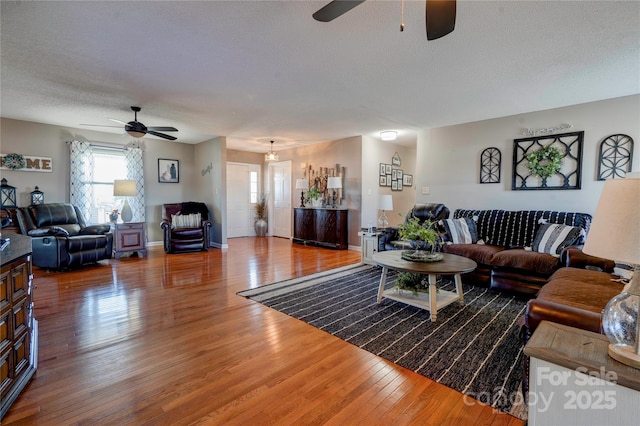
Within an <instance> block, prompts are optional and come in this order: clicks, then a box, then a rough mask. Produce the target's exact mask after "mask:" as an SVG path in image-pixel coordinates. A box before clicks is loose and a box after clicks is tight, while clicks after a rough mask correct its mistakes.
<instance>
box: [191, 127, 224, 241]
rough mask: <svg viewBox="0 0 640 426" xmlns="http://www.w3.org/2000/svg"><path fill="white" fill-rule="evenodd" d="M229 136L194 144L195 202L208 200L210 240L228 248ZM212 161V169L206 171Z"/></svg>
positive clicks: (206, 202) (206, 201)
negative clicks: (210, 224) (210, 223)
mask: <svg viewBox="0 0 640 426" xmlns="http://www.w3.org/2000/svg"><path fill="white" fill-rule="evenodd" d="M226 151H227V138H226V137H224V136H222V137H217V138H214V139H211V140H208V141H205V142H202V143H199V144H197V145H195V149H194V157H195V158H196V160H195V167H194V168H195V173H196V176H195V177H194V185H195V188H197V196H196V198H195V201H201V202H203V203H205V204H206V205H207V206H208V207H209V210H210V212H209V213H210V218H209V219H210V220H211V222H212V226H211V243H212V245H213V246H214V247H220V248H226V247H227V180H226V179H227V169H226V164H227V155H226ZM210 164H211V171H209V172H205V171H206V170H207V168H208V166H209V165H210Z"/></svg>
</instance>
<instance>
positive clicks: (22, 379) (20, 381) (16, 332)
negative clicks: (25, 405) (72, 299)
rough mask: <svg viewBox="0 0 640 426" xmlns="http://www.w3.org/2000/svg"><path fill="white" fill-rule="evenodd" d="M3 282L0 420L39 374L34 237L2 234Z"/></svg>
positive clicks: (0, 284) (0, 289) (0, 293)
mask: <svg viewBox="0 0 640 426" xmlns="http://www.w3.org/2000/svg"><path fill="white" fill-rule="evenodd" d="M2 237H3V238H9V240H10V243H9V245H8V246H7V247H6V248H5V249H4V250H2V269H1V273H0V274H1V280H0V401H2V402H1V404H0V419H2V417H4V415H5V413H6V412H7V411H8V410H9V407H10V406H11V404H12V403H13V402H14V401H15V400H16V398H17V397H18V395H20V392H22V389H24V387H25V386H26V385H27V383H28V382H29V380H31V377H32V376H33V374H34V373H35V371H36V368H37V364H38V322H37V321H36V320H35V318H34V315H33V297H32V296H33V291H32V285H31V284H32V281H33V273H32V263H31V253H32V250H31V238H30V237H27V236H24V235H19V234H13V233H11V234H8V233H6V232H3V233H2Z"/></svg>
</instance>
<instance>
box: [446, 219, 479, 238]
mask: <svg viewBox="0 0 640 426" xmlns="http://www.w3.org/2000/svg"><path fill="white" fill-rule="evenodd" d="M439 224H440V225H442V227H443V228H444V231H445V232H446V233H447V241H448V242H450V243H452V244H475V243H477V242H478V231H477V229H476V223H475V221H474V220H473V219H470V218H468V217H462V218H460V219H445V220H441V221H440V222H439Z"/></svg>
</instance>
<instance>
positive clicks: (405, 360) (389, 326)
mask: <svg viewBox="0 0 640 426" xmlns="http://www.w3.org/2000/svg"><path fill="white" fill-rule="evenodd" d="M380 274H381V269H380V268H378V267H374V266H369V265H352V266H348V267H343V268H338V269H334V270H331V271H326V272H321V273H318V274H314V275H309V276H304V277H300V278H295V279H292V280H287V281H281V282H278V283H274V284H270V285H267V286H263V287H260V288H257V289H252V290H247V291H242V292H239V293H238V295H240V296H244V297H247V298H249V299H252V300H255V301H257V302H260V303H262V304H264V305H266V306H269V307H271V308H273V309H276V310H278V311H280V312H283V313H286V314H287V315H290V316H292V317H295V318H298V319H300V320H302V321H304V322H306V323H308V324H310V325H312V326H314V327H317V328H319V329H321V330H324V331H326V332H328V333H331V334H333V335H335V336H337V337H339V338H341V339H343V340H345V341H347V342H350V343H352V344H354V345H356V346H358V347H360V348H362V349H365V350H367V351H369V352H371V353H373V354H376V355H378V356H381V357H383V358H386V359H388V360H390V361H392V362H394V363H396V364H398V365H401V366H403V367H405V368H408V369H410V370H413V371H415V372H417V373H419V374H421V375H423V376H426V377H428V378H430V379H432V380H435V381H437V382H439V383H442V384H443V385H446V386H448V387H450V388H453V389H455V390H457V391H459V392H461V393H463V394H465V395H468V396H470V397H472V398H475V399H477V400H480V401H481V402H483V403H485V404H488V405H491V406H493V407H495V408H497V409H499V410H501V411H504V412H507V413H509V412H511V410H512V407H513V405H514V403H515V404H516V405H518V402H519V401H520V393H519V390H520V383H521V380H522V375H523V366H522V359H523V353H522V343H521V340H520V337H519V325H518V320H519V319H520V317H521V316H522V315H523V314H524V310H525V306H526V302H525V301H523V300H520V299H518V298H515V297H511V296H506V295H503V294H499V293H496V292H493V291H491V290H489V289H486V288H480V287H475V286H469V285H463V290H464V301H465V305H464V306H460V305H459V304H458V303H453V304H452V305H449V306H447V307H445V308H443V309H442V310H439V311H438V320H437V322H435V323H432V322H431V320H430V314H429V311H426V310H423V309H419V308H415V307H412V306H409V305H406V304H404V303H401V302H396V301H393V300H389V299H383V300H382V303H381V304H380V305H378V304H377V302H376V299H377V291H378V286H379V284H380ZM393 280H394V273H392V272H391V271H390V273H389V275H388V277H387V287H392V285H393ZM439 288H442V289H444V290H451V291H454V286H453V283H451V282H449V281H446V280H445V281H443V282H442V283H440V285H439Z"/></svg>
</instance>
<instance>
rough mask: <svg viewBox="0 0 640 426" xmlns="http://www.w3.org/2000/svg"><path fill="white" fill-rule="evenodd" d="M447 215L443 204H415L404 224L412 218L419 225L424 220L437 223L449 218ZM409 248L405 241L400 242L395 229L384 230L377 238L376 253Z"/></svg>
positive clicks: (446, 208)
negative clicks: (417, 221)
mask: <svg viewBox="0 0 640 426" xmlns="http://www.w3.org/2000/svg"><path fill="white" fill-rule="evenodd" d="M449 213H450V210H449V208H448V207H447V206H445V205H444V204H439V203H427V204H416V205H415V206H413V208H412V209H411V210H410V211H409V213H407V216H406V217H405V222H406V221H408V220H410V219H411V218H413V217H416V218H418V220H419V221H420V223H422V222H424V221H425V220H431V221H434V222H437V221H439V220H441V219H447V218H449ZM409 248H410V247H409V243H408V242H407V241H402V240H400V237H399V236H398V228H397V227H388V228H386V229H385V233H384V235H381V236H380V238H378V251H385V250H401V249H409Z"/></svg>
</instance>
